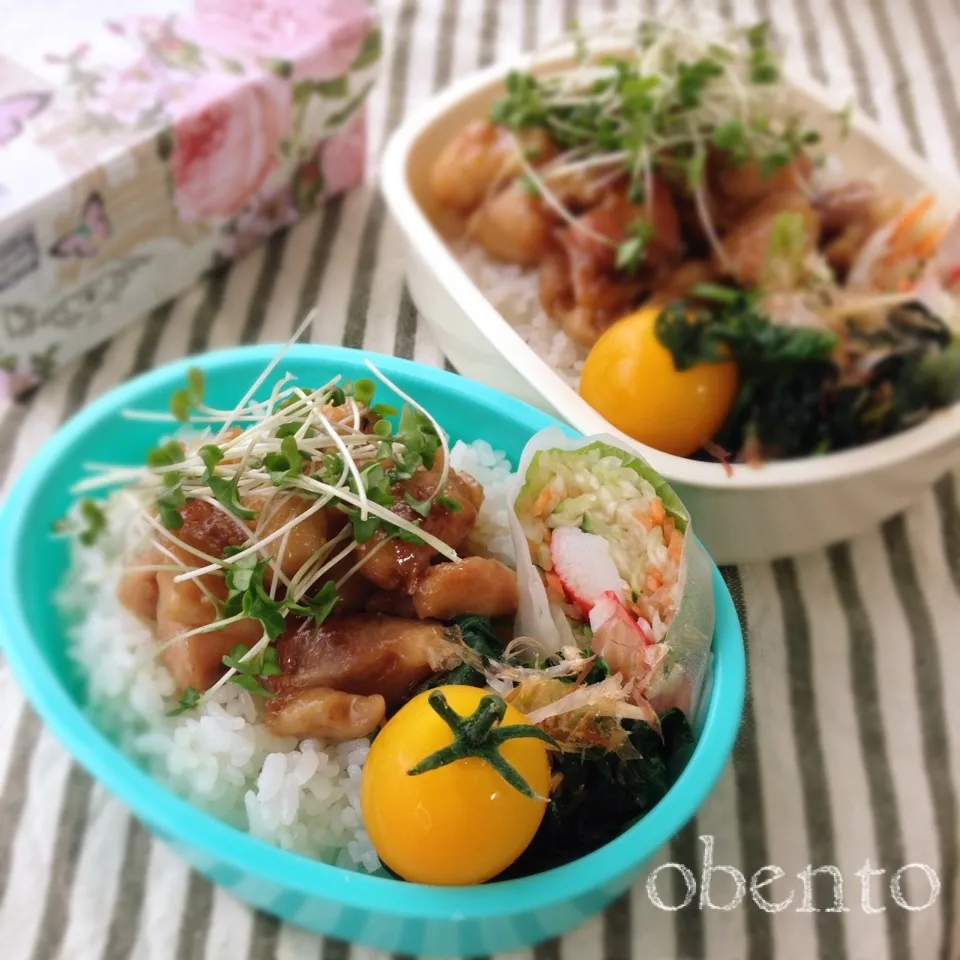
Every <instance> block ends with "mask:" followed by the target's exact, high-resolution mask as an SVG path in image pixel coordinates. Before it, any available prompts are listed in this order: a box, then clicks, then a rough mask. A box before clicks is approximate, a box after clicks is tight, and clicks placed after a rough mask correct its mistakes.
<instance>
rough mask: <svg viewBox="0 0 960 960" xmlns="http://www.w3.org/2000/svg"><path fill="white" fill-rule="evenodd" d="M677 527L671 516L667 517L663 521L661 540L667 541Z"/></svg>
mask: <svg viewBox="0 0 960 960" xmlns="http://www.w3.org/2000/svg"><path fill="white" fill-rule="evenodd" d="M676 529H677V525H676V523H674V520H673V517H667V519H666V520H664V521H663V542H664V543H669V542H670V538H671V537H672V536H673V534H674V531H675V530H676Z"/></svg>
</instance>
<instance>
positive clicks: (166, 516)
mask: <svg viewBox="0 0 960 960" xmlns="http://www.w3.org/2000/svg"><path fill="white" fill-rule="evenodd" d="M173 476H174V477H175V476H176V475H173ZM168 477H169V475H167V476H165V477H164V482H165V483H166V480H167V479H168ZM186 505H187V497H186V495H185V494H184V492H183V487H182V486H181V485H180V481H179V479H175V481H174V483H173V484H167V485H166V486H164V488H163V489H162V490H161V491H160V493H158V494H157V513H158V514H159V516H160V522H161V523H162V524H163V525H164V526H165V527H166V528H167V529H168V530H179V529H180V528H181V527H182V526H183V517H182V516H181V514H180V511H181V510H182V509H183V508H184V507H185V506H186Z"/></svg>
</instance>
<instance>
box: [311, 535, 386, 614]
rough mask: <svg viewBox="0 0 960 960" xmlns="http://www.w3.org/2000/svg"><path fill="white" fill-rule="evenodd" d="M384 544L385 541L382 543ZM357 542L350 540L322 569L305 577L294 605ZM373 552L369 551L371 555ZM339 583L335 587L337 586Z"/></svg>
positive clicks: (348, 552)
mask: <svg viewBox="0 0 960 960" xmlns="http://www.w3.org/2000/svg"><path fill="white" fill-rule="evenodd" d="M383 542H384V543H386V540H384V541H383ZM357 546H358V544H357V541H356V540H351V541H350V543H348V544H347V545H346V546H345V547H344V548H343V549H342V550H341V551H340V552H339V553H338V554H337V555H336V556H335V557H333V558H332V559H331V560H328V561H327V562H326V563H325V564H324V565H323V566H322V567H320V568H319V569H317V570H315V571H314V572H313V573H312V574H310V576H309V577H307V578H306V579H305V580H304V582H303V583H301V584H300V586H299V588H298V595H297V598H296V600H295V601H294V603H296V602H297V601H298V600H299V599H300V598H301V597H304V596H306V594H307V592H308V591H309V590H310V588H311V587H312V586H313V585H314V584H315V583H316V582H317V581H318V580H319V579H320V578H321V577H322V576H323V575H324V574H325V573H326V572H327V571H328V570H332V569H333V568H334V567H335V566H336V565H337V564H338V563H339V562H340V561H341V560H343V559H345V558H346V557H349V556H350V554H351V553H353V551H354V550H356V549H357ZM378 546H379V544H378ZM372 552H373V551H371V553H372ZM339 585H340V584H339V582H338V583H337V586H339Z"/></svg>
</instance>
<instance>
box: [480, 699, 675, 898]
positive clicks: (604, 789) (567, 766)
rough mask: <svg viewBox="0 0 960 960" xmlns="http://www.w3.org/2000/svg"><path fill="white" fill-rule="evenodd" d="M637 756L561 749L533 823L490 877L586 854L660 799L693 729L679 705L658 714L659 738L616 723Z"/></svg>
mask: <svg viewBox="0 0 960 960" xmlns="http://www.w3.org/2000/svg"><path fill="white" fill-rule="evenodd" d="M623 725H624V728H625V729H626V730H627V731H628V733H629V736H630V742H631V744H632V745H633V747H634V749H635V750H636V751H637V753H638V754H639V757H637V758H634V759H630V760H622V759H621V758H620V757H618V756H616V755H615V754H612V753H608V752H606V751H603V750H588V751H586V752H584V753H578V754H565V755H563V756H561V757H560V759H559V762H555V772H556V773H559V774H560V775H561V780H560V783H559V785H558V786H557V787H556V789H555V790H554V792H553V794H552V796H551V798H550V804H549V806H548V807H547V812H546V814H545V815H544V818H543V822H542V823H541V825H540V829H539V830H538V831H537V834H536V836H535V837H534V839H533V841H532V843H531V844H530V846H529V847H527V849H526V850H525V851H524V853H523V854H522V855H521V856H520V858H519V859H518V860H517V861H516V862H515V863H514V864H513V865H512V866H511V867H510V868H509V869H508V870H507V871H506V872H505V873H503V874H501V875H500V876H499V877H498V878H497V879H499V880H507V879H513V878H516V877H523V876H529V875H530V874H533V873H539V872H541V871H543V870H549V869H552V868H553V867H558V866H561V865H562V864H564V863H569V862H570V861H572V860H576V859H578V858H579V857H583V856H586V855H587V854H588V853H592V852H593V851H594V850H598V849H599V848H600V847H602V846H604V845H605V844H607V843H609V842H610V841H611V840H614V839H616V838H617V837H618V836H620V834H622V833H623V832H624V831H625V830H627V829H629V828H630V827H631V826H633V824H635V823H636V822H637V821H638V820H640V818H641V817H643V816H644V815H645V814H647V813H649V812H650V811H651V810H652V809H653V808H654V807H655V806H656V805H657V804H658V803H659V802H660V800H662V799H663V797H664V796H665V794H666V793H667V791H668V790H669V789H670V787H671V785H672V784H673V783H674V782H675V780H676V778H677V777H678V776H679V775H680V773H681V772H682V770H683V768H684V767H685V766H686V763H687V761H688V760H689V756H690V753H691V751H692V748H693V743H694V739H693V733H692V731H691V729H690V725H689V723H688V722H687V719H686V717H685V716H684V715H683V713H682V712H681V711H680V710H676V709H673V710H668V711H666V712H664V713H663V714H662V715H661V716H660V725H661V729H662V737H661V735H659V734H658V733H657V732H656V731H655V730H654V729H653V728H652V727H651V726H650V725H649V724H647V723H645V722H643V721H630V720H627V721H624V724H623Z"/></svg>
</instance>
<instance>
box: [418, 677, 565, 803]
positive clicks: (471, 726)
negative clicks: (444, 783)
mask: <svg viewBox="0 0 960 960" xmlns="http://www.w3.org/2000/svg"><path fill="white" fill-rule="evenodd" d="M427 702H428V703H429V704H430V706H431V707H432V708H433V709H434V711H436V713H437V715H438V716H439V717H440V718H441V719H442V720H443V721H444V722H445V723H446V724H447V725H448V726H449V727H450V729H451V731H452V732H453V743H451V744H450V745H449V746H447V747H441V749H439V750H437V751H436V752H435V753H431V754H430V755H429V756H428V757H424V758H423V760H421V761H420V762H419V763H418V764H417V765H416V766H415V767H412V768H411V769H410V770H408V771H407V773H408V774H409V775H410V776H411V777H416V776H420V774H423V773H429V772H430V771H431V770H436V769H438V768H439V767H445V766H446V765H447V764H449V763H456V761H458V760H464V759H466V758H467V757H479V758H481V759H482V760H486V761H487V763H489V764H490V766H491V767H493V769H494V770H496V771H497V773H499V774H500V776H501V777H503V779H504V780H505V781H506V782H507V783H508V784H510V786H511V787H513V788H514V790H519V791H520V793H522V794H523V795H524V796H525V797H530V799H531V800H543V799H546V798H545V797H538V796H537V794H535V793H534V792H533V790H531V789H530V785H529V784H528V783H527V781H526V780H524V779H523V777H522V776H521V775H520V773H519V771H518V770H517V768H516V767H514V766H513V764H511V763H510V762H509V761H507V760H506V759H505V758H504V756H503V754H502V753H500V747H501V746H502V745H503V744H504V743H506V742H507V741H508V740H516V739H519V738H521V737H529V738H531V739H534V740H543V741H544V742H545V743H548V744H550V746H556V743H555V742H554V739H553V737H551V736H550V735H549V734H548V733H546V732H545V731H543V730H541V729H540V728H539V727H537V726H534V725H533V724H532V723H531V724H526V723H524V724H519V723H518V724H514V725H511V726H509V727H503V726H501V725H500V724H501V722H502V721H503V718H504V716H505V715H506V712H507V703H506V701H505V700H504V699H503V698H502V697H497V696H493V695H491V696H487V697H484V698H483V699H482V700H481V701H480V703H478V704H477V709H476V710H475V711H474V712H473V713H472V714H471V715H470V716H469V717H461V716H460V714H459V713H457V712H456V711H455V710H454V709H453V708H452V707H451V706H450V704H449V703H447V698H446V697H445V696H444V695H443V693H442V692H441V691H440V690H434V691H433V692H432V693H431V694H430V695H429V696H428V698H427Z"/></svg>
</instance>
